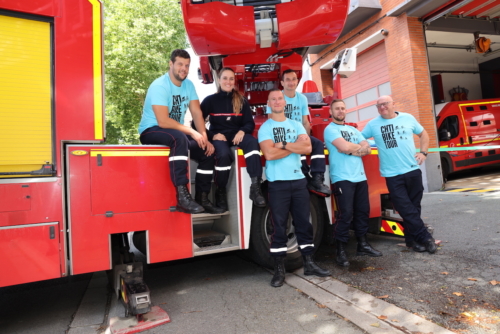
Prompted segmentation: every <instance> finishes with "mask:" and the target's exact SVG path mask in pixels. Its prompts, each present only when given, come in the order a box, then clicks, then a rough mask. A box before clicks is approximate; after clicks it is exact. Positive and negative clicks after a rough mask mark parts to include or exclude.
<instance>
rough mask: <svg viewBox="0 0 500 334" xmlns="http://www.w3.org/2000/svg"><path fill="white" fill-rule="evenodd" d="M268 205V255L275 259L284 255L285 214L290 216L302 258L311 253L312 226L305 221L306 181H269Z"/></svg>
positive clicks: (285, 236) (307, 201)
mask: <svg viewBox="0 0 500 334" xmlns="http://www.w3.org/2000/svg"><path fill="white" fill-rule="evenodd" d="M268 203H269V209H270V210H271V220H272V224H273V229H274V233H273V235H272V236H271V248H270V252H271V255H272V256H276V257H279V256H285V255H286V251H287V245H286V244H287V242H288V235H287V234H286V229H287V225H288V215H289V213H290V214H291V215H292V222H293V225H294V227H295V236H296V237H297V242H298V244H299V249H300V252H301V253H302V255H310V254H313V253H314V240H313V227H312V224H311V223H310V222H309V213H310V208H309V191H308V190H307V181H306V179H305V178H304V179H300V180H294V181H273V182H269V186H268Z"/></svg>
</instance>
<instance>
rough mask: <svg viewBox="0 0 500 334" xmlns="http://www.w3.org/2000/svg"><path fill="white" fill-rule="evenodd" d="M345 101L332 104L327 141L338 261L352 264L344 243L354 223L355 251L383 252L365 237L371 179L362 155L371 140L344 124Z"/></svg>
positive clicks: (367, 252) (372, 253) (367, 152)
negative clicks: (368, 180) (366, 171)
mask: <svg viewBox="0 0 500 334" xmlns="http://www.w3.org/2000/svg"><path fill="white" fill-rule="evenodd" d="M345 110H346V107H345V103H344V101H343V100H333V101H332V104H331V105H330V114H331V115H332V122H331V123H330V124H329V125H328V126H327V127H326V128H325V132H324V134H325V136H324V138H325V143H326V147H327V148H328V152H329V155H328V160H329V161H330V180H331V182H332V184H333V196H334V198H335V204H336V208H337V211H336V219H335V223H334V224H333V231H334V238H335V242H336V244H337V259H336V261H337V264H338V265H339V266H342V267H347V266H349V260H347V254H346V252H345V245H346V244H347V242H348V241H349V227H350V225H351V221H352V225H353V227H354V232H355V234H356V239H358V246H357V249H356V255H357V256H360V255H368V256H374V257H376V256H382V253H381V252H379V251H378V250H376V249H374V248H373V247H372V246H371V245H370V244H369V243H368V241H367V240H366V234H367V233H368V221H369V216H370V201H369V196H368V182H367V181H366V174H365V169H364V166H363V160H362V159H361V157H362V156H365V155H367V154H370V152H371V149H370V144H368V142H367V141H366V139H365V138H363V136H362V135H361V133H360V132H359V131H358V129H356V128H354V127H352V126H349V125H346V124H345V115H346V113H345Z"/></svg>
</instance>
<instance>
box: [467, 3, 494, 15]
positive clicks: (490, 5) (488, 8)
mask: <svg viewBox="0 0 500 334" xmlns="http://www.w3.org/2000/svg"><path fill="white" fill-rule="evenodd" d="M498 5H500V0H496V1H493V2H492V3H490V4H488V5H485V6H482V7H478V8H476V10H474V11H473V12H472V13H469V14H468V15H467V16H478V15H479V14H481V13H484V12H486V11H487V10H490V9H492V8H494V7H496V6H498Z"/></svg>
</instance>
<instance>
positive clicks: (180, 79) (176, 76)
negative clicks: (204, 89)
mask: <svg viewBox="0 0 500 334" xmlns="http://www.w3.org/2000/svg"><path fill="white" fill-rule="evenodd" d="M172 74H173V75H174V78H175V80H179V81H184V80H186V78H187V75H186V76H185V77H184V78H181V77H180V76H179V74H177V73H172Z"/></svg>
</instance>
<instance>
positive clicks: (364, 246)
mask: <svg viewBox="0 0 500 334" xmlns="http://www.w3.org/2000/svg"><path fill="white" fill-rule="evenodd" d="M357 239H358V248H357V249H356V255H357V256H362V255H368V256H373V257H378V256H382V253H381V252H379V251H378V250H376V249H375V248H373V247H372V246H371V245H370V244H369V243H368V241H367V240H366V235H364V236H362V237H358V238H357Z"/></svg>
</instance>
